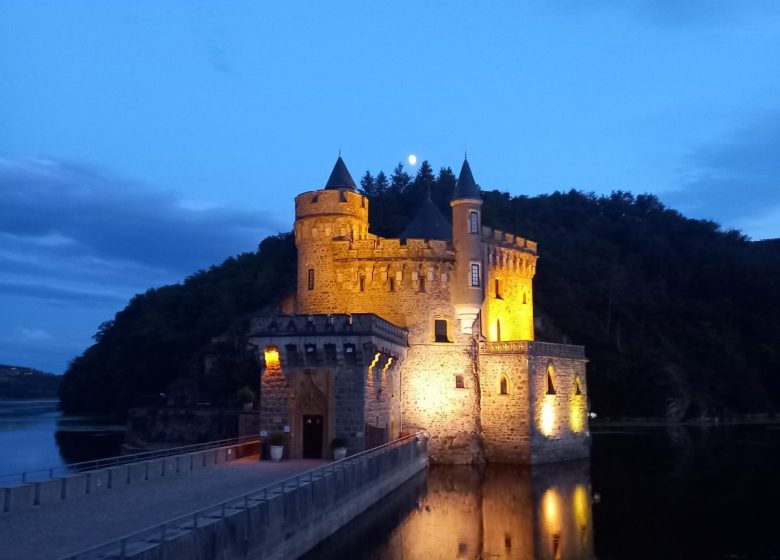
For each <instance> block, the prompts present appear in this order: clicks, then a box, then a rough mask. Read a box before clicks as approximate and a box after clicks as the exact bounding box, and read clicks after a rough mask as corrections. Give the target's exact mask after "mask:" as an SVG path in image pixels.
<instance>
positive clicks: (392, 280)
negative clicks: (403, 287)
mask: <svg viewBox="0 0 780 560" xmlns="http://www.w3.org/2000/svg"><path fill="white" fill-rule="evenodd" d="M390 291H391V292H394V291H395V278H390Z"/></svg>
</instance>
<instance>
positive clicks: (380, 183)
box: [374, 171, 390, 196]
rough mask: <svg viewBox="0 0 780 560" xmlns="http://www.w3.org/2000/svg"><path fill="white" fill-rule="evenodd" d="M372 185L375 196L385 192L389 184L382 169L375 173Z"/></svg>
mask: <svg viewBox="0 0 780 560" xmlns="http://www.w3.org/2000/svg"><path fill="white" fill-rule="evenodd" d="M374 186H375V188H376V190H375V193H376V195H377V196H382V195H383V194H385V192H387V189H388V188H389V186H390V183H388V181H387V176H386V175H385V172H384V171H380V172H379V173H377V174H376V179H375V180H374Z"/></svg>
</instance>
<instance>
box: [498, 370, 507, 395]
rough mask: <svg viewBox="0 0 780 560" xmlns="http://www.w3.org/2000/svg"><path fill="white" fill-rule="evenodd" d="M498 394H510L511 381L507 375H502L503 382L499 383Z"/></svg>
mask: <svg viewBox="0 0 780 560" xmlns="http://www.w3.org/2000/svg"><path fill="white" fill-rule="evenodd" d="M498 392H499V394H501V395H508V394H509V379H507V377H506V374H505V373H502V374H501V381H499V383H498Z"/></svg>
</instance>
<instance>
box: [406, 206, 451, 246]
mask: <svg viewBox="0 0 780 560" xmlns="http://www.w3.org/2000/svg"><path fill="white" fill-rule="evenodd" d="M401 239H440V240H442V241H450V240H451V239H452V226H451V225H450V224H449V222H448V221H447V218H445V217H444V215H443V214H442V213H441V212H440V211H439V209H438V208H437V207H436V205H435V204H434V203H433V201H432V200H431V197H430V194H429V195H428V196H426V197H425V202H423V203H422V206H420V209H419V210H417V214H415V216H414V218H412V221H411V222H409V225H408V226H406V229H405V230H404V232H403V233H402V234H401Z"/></svg>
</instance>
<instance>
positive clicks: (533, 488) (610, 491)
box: [0, 401, 780, 560]
mask: <svg viewBox="0 0 780 560" xmlns="http://www.w3.org/2000/svg"><path fill="white" fill-rule="evenodd" d="M116 429H117V427H115V426H114V427H112V426H107V425H105V424H102V423H99V422H95V421H94V420H92V419H84V418H68V417H63V416H62V415H61V414H60V412H59V411H58V410H57V403H56V402H55V401H0V475H3V474H6V473H11V472H20V471H23V470H31V469H39V468H48V467H51V466H57V465H62V464H65V463H72V462H77V461H84V460H89V459H95V458H99V457H108V456H112V455H117V454H118V453H119V451H120V446H121V443H122V434H121V433H118V432H117V431H116ZM592 434H593V448H592V456H591V459H590V460H589V461H578V462H571V463H561V464H557V465H548V466H543V467H534V468H527V467H520V466H509V465H490V466H488V467H483V468H473V467H452V466H447V467H445V466H434V467H431V468H430V469H429V470H428V471H427V472H426V473H423V474H422V475H420V476H418V477H416V478H414V479H413V480H411V481H410V482H408V483H407V484H406V485H404V486H403V487H402V488H400V489H398V490H396V491H395V492H393V493H392V495H391V496H389V497H388V498H387V499H385V500H384V501H383V502H382V503H381V504H379V505H377V506H375V507H374V508H372V509H370V510H369V511H367V512H365V513H363V514H361V515H360V516H359V517H358V519H356V520H355V521H353V522H352V523H351V524H349V525H348V526H347V527H345V528H344V529H343V530H341V531H339V532H338V533H337V534H336V535H334V536H333V537H331V538H330V539H328V540H327V541H324V542H323V543H321V544H320V546H318V547H317V548H316V549H315V550H313V551H312V552H311V553H309V554H308V555H307V556H306V557H305V559H306V560H337V559H338V560H341V559H349V560H353V559H354V560H418V559H419V560H438V559H442V560H450V559H458V558H462V559H473V560H477V559H488V558H495V559H499V558H512V559H529V560H531V559H551V560H552V559H558V558H560V559H567V558H572V559H593V558H599V559H601V560H605V559H606V560H609V559H618V558H702V559H703V558H722V559H726V558H728V559H741V558H777V559H780V535H779V531H778V524H779V522H780V425H767V426H733V427H724V428H709V429H704V428H695V427H685V426H678V427H673V428H666V427H655V428H649V427H648V428H631V429H628V428H621V429H599V428H596V429H594V430H593V432H592Z"/></svg>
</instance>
